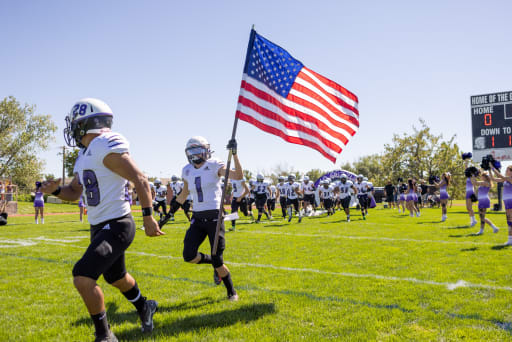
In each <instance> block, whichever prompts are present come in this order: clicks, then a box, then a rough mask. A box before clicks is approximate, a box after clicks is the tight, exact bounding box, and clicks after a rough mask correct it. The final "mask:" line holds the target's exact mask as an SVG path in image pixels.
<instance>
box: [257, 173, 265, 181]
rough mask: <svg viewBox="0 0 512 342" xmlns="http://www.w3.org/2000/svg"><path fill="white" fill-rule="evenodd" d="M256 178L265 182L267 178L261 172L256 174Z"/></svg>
mask: <svg viewBox="0 0 512 342" xmlns="http://www.w3.org/2000/svg"><path fill="white" fill-rule="evenodd" d="M256 180H257V181H258V182H263V181H264V180H265V176H263V175H262V174H261V173H258V175H257V176H256Z"/></svg>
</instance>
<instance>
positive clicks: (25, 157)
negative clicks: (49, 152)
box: [0, 96, 57, 187]
mask: <svg viewBox="0 0 512 342" xmlns="http://www.w3.org/2000/svg"><path fill="white" fill-rule="evenodd" d="M35 110H36V107H35V106H33V105H28V104H25V105H23V106H22V105H21V104H20V103H19V102H18V101H17V100H16V99H15V98H14V97H13V96H9V97H6V98H4V99H3V100H2V101H1V102H0V176H4V177H5V176H11V177H12V180H13V182H14V183H16V184H18V185H19V186H20V187H30V186H32V184H33V183H34V182H35V181H36V180H37V179H38V178H40V176H41V169H42V167H43V162H42V161H41V160H39V159H38V158H37V154H38V152H40V151H43V150H46V149H47V148H48V145H49V143H50V141H51V140H53V139H54V133H55V131H56V130H57V126H56V125H55V124H54V123H53V122H52V120H51V117H50V115H38V114H35Z"/></svg>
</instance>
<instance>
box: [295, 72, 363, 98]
mask: <svg viewBox="0 0 512 342" xmlns="http://www.w3.org/2000/svg"><path fill="white" fill-rule="evenodd" d="M304 68H305V69H306V70H307V71H309V72H310V73H312V74H313V75H315V76H316V77H317V78H318V79H319V80H320V81H322V82H323V83H325V84H326V85H328V86H329V87H331V88H333V89H336V90H337V91H339V92H340V93H342V94H343V95H345V96H346V97H348V98H350V99H352V100H353V101H354V102H357V103H359V100H358V99H357V96H356V95H355V94H354V93H352V92H350V91H349V90H347V89H345V88H343V87H342V86H340V85H339V84H338V83H336V82H333V81H331V80H330V79H328V78H326V77H324V76H322V75H320V74H318V73H316V72H314V71H313V70H311V69H309V68H306V67H304Z"/></svg>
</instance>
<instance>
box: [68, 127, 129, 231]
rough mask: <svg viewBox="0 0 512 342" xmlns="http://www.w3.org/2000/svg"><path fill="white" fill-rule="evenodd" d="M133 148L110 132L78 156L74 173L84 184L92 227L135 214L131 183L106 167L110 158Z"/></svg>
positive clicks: (117, 135) (123, 139) (120, 136)
mask: <svg viewBox="0 0 512 342" xmlns="http://www.w3.org/2000/svg"><path fill="white" fill-rule="evenodd" d="M129 146H130V145H129V143H128V141H127V140H126V139H125V138H124V137H123V136H122V135H120V134H118V133H114V132H107V133H102V134H101V135H99V136H97V137H96V138H94V139H93V140H92V141H91V143H90V144H89V146H88V147H87V148H84V149H81V150H80V152H79V153H78V157H77V159H76V162H75V167H74V169H73V173H74V174H75V175H77V176H78V180H79V182H80V184H82V187H83V196H84V198H85V201H86V203H87V219H88V220H89V223H90V224H92V225H95V224H99V223H101V222H104V221H108V220H112V219H115V218H118V217H122V216H125V215H127V214H129V213H130V211H131V210H130V203H129V202H128V201H127V200H126V192H125V191H126V190H125V189H126V187H127V185H128V182H127V180H126V179H124V178H123V177H121V176H119V175H118V174H117V173H115V172H112V171H110V170H109V169H108V168H107V167H106V166H105V165H103V159H104V158H105V157H106V156H107V155H108V154H110V153H125V152H129Z"/></svg>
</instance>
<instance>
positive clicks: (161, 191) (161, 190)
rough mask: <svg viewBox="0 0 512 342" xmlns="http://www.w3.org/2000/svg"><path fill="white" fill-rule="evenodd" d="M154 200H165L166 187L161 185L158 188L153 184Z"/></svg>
mask: <svg viewBox="0 0 512 342" xmlns="http://www.w3.org/2000/svg"><path fill="white" fill-rule="evenodd" d="M155 194H156V196H155V200H156V201H159V202H161V201H165V200H166V199H167V197H166V195H167V188H165V187H163V186H161V185H160V186H159V187H158V188H157V187H156V186H155Z"/></svg>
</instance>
